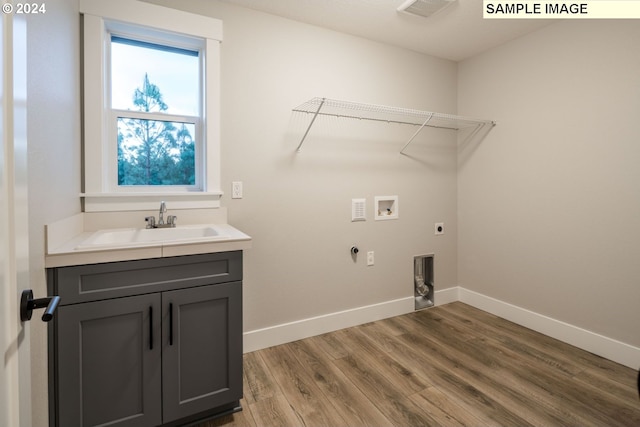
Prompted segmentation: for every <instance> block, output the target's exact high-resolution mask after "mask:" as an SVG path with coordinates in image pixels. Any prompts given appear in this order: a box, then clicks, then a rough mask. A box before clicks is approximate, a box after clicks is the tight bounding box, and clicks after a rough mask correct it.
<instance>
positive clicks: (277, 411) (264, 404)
mask: <svg viewBox="0 0 640 427" xmlns="http://www.w3.org/2000/svg"><path fill="white" fill-rule="evenodd" d="M249 407H250V409H251V413H252V414H253V418H254V420H255V423H256V426H258V427H283V426H303V425H305V423H304V421H303V420H301V419H300V418H298V416H297V414H296V413H295V411H294V410H293V408H292V407H291V405H290V404H289V401H288V400H287V398H286V397H285V396H283V395H282V394H279V395H277V396H274V397H269V398H267V399H263V400H260V401H257V402H255V403H252V404H251V405H249ZM307 425H310V424H307Z"/></svg>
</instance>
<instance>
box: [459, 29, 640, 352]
mask: <svg viewBox="0 0 640 427" xmlns="http://www.w3.org/2000/svg"><path fill="white" fill-rule="evenodd" d="M638 40H640V23H639V22H638V21H631V20H630V21H624V20H617V21H566V22H559V23H556V24H553V25H551V26H549V27H546V28H544V29H542V30H540V31H538V32H535V33H532V34H530V35H528V36H525V37H522V38H520V39H517V40H515V41H513V42H511V43H508V44H505V45H503V46H501V47H499V48H496V49H493V50H491V51H489V52H487V53H485V54H482V55H479V56H477V57H474V58H472V59H469V60H467V61H464V62H462V63H461V64H460V65H459V85H458V100H459V113H460V114H463V115H482V116H485V117H489V118H491V119H494V120H497V121H498V126H496V127H495V128H494V129H493V131H492V132H491V135H490V138H488V139H487V140H485V141H484V142H483V143H482V144H480V145H477V146H474V147H470V148H469V149H468V150H467V152H466V153H463V154H462V155H461V156H460V165H459V166H460V172H459V192H458V203H459V236H460V237H459V252H458V253H459V259H458V266H459V268H458V271H459V282H460V285H461V286H463V287H464V288H467V289H470V290H472V291H475V292H479V293H481V294H483V295H486V296H489V297H493V298H496V299H498V300H501V301H504V302H508V303H511V304H514V305H516V306H519V307H522V308H525V309H528V310H532V311H534V312H536V313H539V314H542V315H546V316H549V317H551V318H554V319H556V320H560V321H563V322H567V323H569V324H572V325H574V326H577V327H580V328H583V329H586V330H588V331H592V332H594V333H597V334H601V335H604V336H606V337H609V338H612V339H615V340H619V341H622V342H624V343H627V344H630V345H634V346H638V345H640V335H639V334H638V324H640V310H638V302H640V286H639V285H640V263H639V262H638V260H639V259H640V245H639V244H638V242H640V167H638V159H640V144H639V139H638V135H639V129H638V119H639V118H640V79H639V78H638V76H640V50H638V48H637V41H638Z"/></svg>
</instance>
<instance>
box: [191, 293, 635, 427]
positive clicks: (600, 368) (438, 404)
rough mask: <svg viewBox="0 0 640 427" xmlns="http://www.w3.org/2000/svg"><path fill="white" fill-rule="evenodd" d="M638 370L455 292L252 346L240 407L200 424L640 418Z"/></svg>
mask: <svg viewBox="0 0 640 427" xmlns="http://www.w3.org/2000/svg"><path fill="white" fill-rule="evenodd" d="M639 363H640V361H639ZM636 380H637V372H636V371H634V370H633V369H629V368H627V367H624V366H621V365H619V364H616V363H614V362H611V361H608V360H606V359H603V358H601V357H598V356H595V355H593V354H591V353H588V352H585V351H582V350H579V349H577V348H575V347H572V346H570V345H568V344H564V343H562V342H560V341H557V340H554V339H552V338H549V337H546V336H544V335H541V334H538V333H536V332H533V331H531V330H529V329H526V328H523V327H521V326H518V325H515V324H513V323H511V322H508V321H506V320H503V319H500V318H498V317H496V316H493V315H491V314H488V313H485V312H483V311H480V310H477V309H475V308H472V307H470V306H468V305H465V304H463V303H460V302H456V303H452V304H447V305H443V306H439V307H434V308H430V309H426V310H422V311H418V312H415V313H411V314H407V315H404V316H399V317H394V318H391V319H386V320H381V321H378V322H373V323H368V324H365V325H361V326H357V327H353V328H349V329H343V330H340V331H336V332H331V333H328V334H325V335H321V336H317V337H313V338H309V339H305V340H301V341H296V342H293V343H289V344H285V345H281V346H277V347H272V348H268V349H264V350H260V351H256V352H253V353H248V354H246V355H245V356H244V399H243V400H242V406H243V408H244V409H243V411H242V412H240V413H236V414H234V415H231V416H228V417H225V418H221V419H218V420H214V421H210V422H208V423H205V424H202V425H201V426H199V427H214V426H258V427H268V426H278V427H282V426H307V427H314V426H529V425H533V426H585V427H586V426H607V427H610V426H640V399H639V398H638V391H637V385H636Z"/></svg>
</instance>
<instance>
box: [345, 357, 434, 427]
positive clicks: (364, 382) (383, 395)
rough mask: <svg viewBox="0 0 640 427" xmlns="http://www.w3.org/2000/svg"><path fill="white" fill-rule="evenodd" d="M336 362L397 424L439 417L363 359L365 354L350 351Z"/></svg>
mask: <svg viewBox="0 0 640 427" xmlns="http://www.w3.org/2000/svg"><path fill="white" fill-rule="evenodd" d="M334 363H335V364H336V366H338V368H340V370H341V371H342V372H343V373H344V374H345V376H346V377H347V378H349V379H350V380H351V381H352V382H353V383H354V384H355V385H356V386H357V387H358V388H359V389H360V391H361V392H362V393H363V394H364V395H365V396H367V397H368V398H369V399H371V401H372V402H374V403H375V405H376V407H377V408H378V410H379V411H380V412H382V414H384V416H385V417H386V418H387V419H389V420H390V421H391V422H392V423H393V425H396V426H435V425H438V423H437V420H436V419H435V418H433V417H432V416H430V415H429V414H428V413H426V412H425V411H423V410H422V409H421V408H420V407H419V406H418V405H416V404H415V403H413V402H412V401H411V400H410V399H409V398H408V397H407V396H405V394H404V392H403V391H398V390H397V388H396V387H395V386H394V384H393V383H391V382H390V381H389V380H387V378H386V377H385V376H383V375H381V374H380V373H379V372H377V371H376V370H375V368H372V367H371V365H370V364H368V363H366V362H363V360H362V358H360V357H358V356H354V355H349V356H347V357H344V358H342V359H338V360H336V361H334Z"/></svg>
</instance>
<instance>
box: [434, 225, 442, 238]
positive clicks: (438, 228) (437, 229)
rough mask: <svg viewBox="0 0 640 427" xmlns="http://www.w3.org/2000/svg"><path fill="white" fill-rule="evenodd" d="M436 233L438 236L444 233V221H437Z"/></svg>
mask: <svg viewBox="0 0 640 427" xmlns="http://www.w3.org/2000/svg"><path fill="white" fill-rule="evenodd" d="M435 234H436V236H439V235H441V234H444V222H436V224H435Z"/></svg>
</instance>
